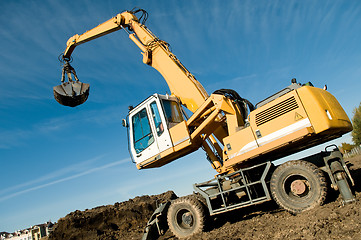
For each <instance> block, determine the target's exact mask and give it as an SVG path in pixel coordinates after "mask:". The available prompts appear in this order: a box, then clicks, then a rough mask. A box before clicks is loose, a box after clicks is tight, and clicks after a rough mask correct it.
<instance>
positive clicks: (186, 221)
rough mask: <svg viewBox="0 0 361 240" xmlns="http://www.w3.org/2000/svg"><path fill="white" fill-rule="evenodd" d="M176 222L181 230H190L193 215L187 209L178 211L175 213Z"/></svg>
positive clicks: (192, 223)
mask: <svg viewBox="0 0 361 240" xmlns="http://www.w3.org/2000/svg"><path fill="white" fill-rule="evenodd" d="M176 221H177V225H178V226H179V227H180V228H181V229H191V228H192V227H193V226H194V218H193V214H192V212H190V211H189V210H187V209H180V210H179V211H178V212H177V214H176Z"/></svg>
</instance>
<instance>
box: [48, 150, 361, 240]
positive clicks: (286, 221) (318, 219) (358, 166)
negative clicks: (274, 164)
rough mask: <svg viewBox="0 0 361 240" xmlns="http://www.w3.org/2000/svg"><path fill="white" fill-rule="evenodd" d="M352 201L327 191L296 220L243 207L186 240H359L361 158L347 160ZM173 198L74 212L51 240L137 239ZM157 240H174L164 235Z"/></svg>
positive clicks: (270, 209) (268, 208) (271, 209)
mask: <svg viewBox="0 0 361 240" xmlns="http://www.w3.org/2000/svg"><path fill="white" fill-rule="evenodd" d="M348 165H349V168H350V170H351V175H352V177H353V178H354V180H355V186H354V187H353V188H354V190H355V195H356V199H357V201H356V202H355V203H352V204H348V205H346V206H342V204H341V198H340V196H339V195H338V193H336V192H332V191H330V194H329V196H328V202H327V203H326V204H324V205H323V206H321V207H316V208H314V209H312V210H309V211H306V212H304V213H301V214H298V215H296V216H294V215H291V214H290V213H288V212H286V211H284V210H281V209H279V208H278V207H277V205H276V204H275V203H274V202H267V203H265V204H261V205H257V206H252V207H248V208H243V209H240V210H236V211H233V212H230V213H228V214H221V215H219V216H215V217H214V218H212V219H210V220H209V222H208V229H206V231H205V232H203V233H201V234H198V235H196V236H194V237H192V238H191V240H195V239H197V240H198V239H202V240H206V239H207V240H208V239H213V240H221V239H222V240H223V239H233V240H236V239H247V240H248V239H361V214H360V212H361V210H360V209H361V202H360V200H361V156H357V157H354V158H351V159H348ZM174 198H176V196H175V194H174V193H173V192H171V191H169V192H166V193H163V194H160V195H155V196H142V197H136V198H134V199H131V200H129V201H126V202H121V203H116V204H114V205H109V206H102V207H97V208H94V209H91V210H85V211H75V212H72V213H70V214H68V215H67V216H65V217H64V218H61V219H60V220H59V221H58V223H57V226H56V228H55V230H54V232H53V234H52V236H51V238H50V239H53V240H54V239H69V240H72V239H141V237H142V235H143V230H144V228H145V226H146V223H147V221H148V219H149V217H150V216H151V215H152V213H153V211H154V210H155V209H156V202H157V201H158V202H162V201H166V200H171V199H174ZM159 239H161V240H162V239H163V240H164V239H168V240H171V239H172V240H173V239H177V238H175V237H174V236H173V234H172V233H171V232H170V231H169V230H168V231H167V232H166V234H165V235H164V236H162V237H161V238H159Z"/></svg>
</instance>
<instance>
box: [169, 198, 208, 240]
mask: <svg viewBox="0 0 361 240" xmlns="http://www.w3.org/2000/svg"><path fill="white" fill-rule="evenodd" d="M167 220H168V225H169V228H170V230H171V231H172V232H173V234H174V235H175V236H176V237H178V238H185V237H190V236H192V235H194V234H197V233H200V232H202V231H203V228H204V221H205V213H204V208H203V205H202V203H201V202H199V201H198V200H197V199H195V198H194V197H190V196H186V197H181V198H178V199H176V200H174V201H173V202H172V204H171V205H170V206H169V209H168V214H167Z"/></svg>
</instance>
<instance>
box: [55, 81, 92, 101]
mask: <svg viewBox="0 0 361 240" xmlns="http://www.w3.org/2000/svg"><path fill="white" fill-rule="evenodd" d="M89 86H90V85H89V84H87V83H82V82H80V81H75V82H74V81H72V82H64V83H62V84H60V85H58V86H55V87H54V88H53V90H54V98H55V100H56V101H57V102H58V103H60V104H61V105H64V106H69V107H76V106H78V105H80V104H82V103H84V102H85V101H86V100H87V99H88V96H89Z"/></svg>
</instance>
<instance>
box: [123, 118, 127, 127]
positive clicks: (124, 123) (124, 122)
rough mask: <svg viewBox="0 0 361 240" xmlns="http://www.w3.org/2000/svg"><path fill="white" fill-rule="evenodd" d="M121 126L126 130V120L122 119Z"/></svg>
mask: <svg viewBox="0 0 361 240" xmlns="http://www.w3.org/2000/svg"><path fill="white" fill-rule="evenodd" d="M122 126H123V127H126V128H127V127H128V123H127V120H126V119H122Z"/></svg>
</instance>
